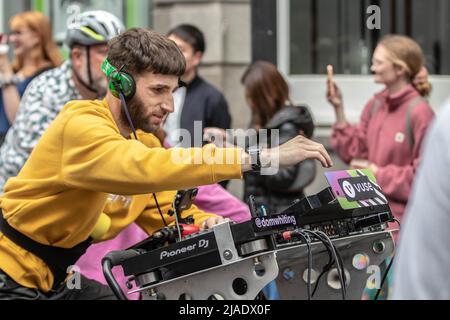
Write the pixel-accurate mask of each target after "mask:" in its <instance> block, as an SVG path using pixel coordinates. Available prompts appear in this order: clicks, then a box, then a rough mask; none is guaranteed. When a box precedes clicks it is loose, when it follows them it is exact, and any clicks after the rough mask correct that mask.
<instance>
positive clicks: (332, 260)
mask: <svg viewBox="0 0 450 320" xmlns="http://www.w3.org/2000/svg"><path fill="white" fill-rule="evenodd" d="M323 244H324V246H325V248H326V249H327V252H328V263H327V264H326V265H325V266H324V267H323V268H322V272H321V273H320V274H319V276H318V277H317V281H316V285H315V286H314V290H313V292H312V297H314V295H315V294H316V291H317V288H318V287H319V283H320V279H322V276H323V275H324V274H325V272H328V271H329V270H330V269H331V267H332V266H333V264H334V258H333V255H332V253H331V250H330V248H329V247H328V244H327V243H326V242H324V243H323Z"/></svg>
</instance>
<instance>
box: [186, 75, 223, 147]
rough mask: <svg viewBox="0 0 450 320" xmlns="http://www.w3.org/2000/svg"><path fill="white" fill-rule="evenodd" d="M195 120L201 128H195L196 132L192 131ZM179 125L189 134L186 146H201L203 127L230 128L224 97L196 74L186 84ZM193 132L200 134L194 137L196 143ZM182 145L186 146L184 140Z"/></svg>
mask: <svg viewBox="0 0 450 320" xmlns="http://www.w3.org/2000/svg"><path fill="white" fill-rule="evenodd" d="M195 121H201V130H198V129H197V133H195V132H194V123H195ZM180 127H181V128H182V129H186V130H188V131H189V132H190V134H191V144H190V145H188V147H191V146H192V147H201V146H202V145H201V142H202V137H203V129H204V128H206V127H216V128H222V129H229V128H231V116H230V112H229V110H228V103H227V101H226V100H225V97H224V96H223V94H222V93H221V92H220V91H219V90H217V89H216V88H214V87H213V86H212V85H211V84H209V83H208V82H206V81H205V80H204V79H202V78H201V77H200V76H198V75H197V76H196V77H195V78H194V80H192V82H191V83H189V84H188V86H187V94H186V99H185V102H184V106H183V110H182V112H181V117H180ZM194 134H197V135H200V137H197V138H196V141H197V143H196V144H194ZM182 145H183V146H186V142H185V141H184V142H183V143H182Z"/></svg>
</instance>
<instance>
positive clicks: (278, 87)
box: [205, 61, 316, 214]
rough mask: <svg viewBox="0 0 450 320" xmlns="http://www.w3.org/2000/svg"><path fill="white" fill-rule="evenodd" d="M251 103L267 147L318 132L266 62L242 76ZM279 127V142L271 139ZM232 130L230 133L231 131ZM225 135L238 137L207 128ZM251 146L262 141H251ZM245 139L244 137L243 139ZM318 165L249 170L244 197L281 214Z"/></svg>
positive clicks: (254, 123) (306, 163) (212, 133)
mask: <svg viewBox="0 0 450 320" xmlns="http://www.w3.org/2000/svg"><path fill="white" fill-rule="evenodd" d="M241 82H242V84H243V85H244V87H245V94H246V100H247V104H248V105H249V107H250V108H251V111H252V121H251V124H250V128H253V129H256V130H257V131H259V130H261V129H267V130H268V133H267V137H269V141H267V142H268V146H267V147H275V146H276V145H279V144H283V143H284V142H286V141H288V140H290V139H291V138H293V137H295V136H297V135H298V134H299V133H300V134H302V135H304V136H306V137H307V138H310V137H311V136H312V135H313V132H314V123H313V120H312V115H311V113H310V112H309V110H308V107H306V106H294V105H293V103H292V102H291V100H290V98H289V87H288V84H287V83H286V81H285V80H284V78H283V76H282V75H281V74H280V72H279V71H278V70H277V68H276V67H275V66H274V65H273V64H271V63H269V62H264V61H257V62H255V63H253V64H252V65H250V66H249V67H248V69H247V70H246V71H245V73H244V75H243V77H242V81H241ZM271 130H278V134H279V141H270V138H271V137H272V135H271V133H270V131H271ZM227 133H229V132H227ZM218 135H219V136H220V135H223V139H224V140H225V141H226V142H227V143H229V142H230V140H236V137H227V134H226V133H224V132H222V134H221V133H220V130H217V128H207V129H206V130H205V136H206V137H217V136H218ZM249 140H251V138H249V139H247V147H249V146H250V145H254V144H256V143H258V142H256V141H253V142H251V141H249ZM241 141H242V140H241ZM315 174H316V167H315V163H314V162H312V161H304V162H302V163H300V164H298V165H296V166H293V167H290V168H286V169H281V170H279V171H278V173H276V174H274V175H261V174H259V173H246V174H245V175H244V178H245V184H244V199H245V201H247V202H248V199H249V196H250V195H253V196H254V199H255V202H256V205H257V206H258V207H260V206H264V207H265V209H266V211H267V213H268V214H273V213H278V212H280V211H281V210H283V209H285V208H286V207H287V206H289V205H290V204H292V202H293V201H294V200H296V199H299V198H302V197H303V196H304V194H303V190H304V188H305V187H306V186H307V185H309V184H310V183H311V182H312V181H313V180H314V178H315Z"/></svg>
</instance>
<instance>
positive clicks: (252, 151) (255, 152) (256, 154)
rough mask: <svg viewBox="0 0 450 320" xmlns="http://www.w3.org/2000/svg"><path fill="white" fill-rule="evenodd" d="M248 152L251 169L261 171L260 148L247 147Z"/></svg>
mask: <svg viewBox="0 0 450 320" xmlns="http://www.w3.org/2000/svg"><path fill="white" fill-rule="evenodd" d="M247 152H248V154H249V156H250V164H251V166H252V170H253V171H255V172H260V171H261V148H260V147H258V146H252V147H249V148H248V151H247Z"/></svg>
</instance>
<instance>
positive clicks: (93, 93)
mask: <svg viewBox="0 0 450 320" xmlns="http://www.w3.org/2000/svg"><path fill="white" fill-rule="evenodd" d="M124 29H125V27H124V25H123V23H122V22H121V21H120V20H119V19H118V18H117V17H116V16H114V15H112V14H111V13H109V12H106V11H88V12H85V13H82V14H81V15H80V16H79V18H78V19H77V23H76V24H73V25H70V26H69V27H68V31H67V36H66V44H67V45H68V46H69V48H70V59H69V60H67V61H65V62H64V63H63V64H62V65H61V66H59V67H57V68H54V69H52V70H48V71H46V72H44V73H42V74H41V75H39V76H38V77H36V78H35V79H33V81H31V82H30V84H29V86H28V88H27V91H26V93H25V95H24V97H23V99H22V100H21V102H20V108H19V111H18V113H17V117H16V120H15V121H14V123H13V125H12V126H11V128H10V130H9V132H8V134H7V135H6V138H5V142H4V144H3V145H2V147H1V148H0V193H1V192H3V187H4V185H5V183H6V181H7V180H8V179H9V178H10V177H14V176H16V175H17V174H18V173H19V171H20V170H21V169H22V167H23V165H24V164H25V162H26V161H27V159H28V157H29V156H30V154H31V152H32V151H33V149H34V147H35V146H36V144H37V143H38V141H39V139H40V137H41V136H42V134H43V133H44V131H45V130H46V129H47V128H48V127H49V126H50V124H51V123H52V122H53V120H54V119H55V118H56V116H57V115H58V113H59V111H60V110H61V109H62V107H63V106H64V105H65V104H66V103H67V102H69V101H71V100H80V99H96V98H101V97H103V96H104V95H105V94H106V86H107V80H106V77H105V75H104V74H103V73H102V72H101V70H100V66H101V63H102V62H103V60H104V59H105V58H106V55H107V53H108V46H107V43H108V41H109V40H111V39H112V38H113V37H115V36H117V35H119V33H120V32H121V31H123V30H124Z"/></svg>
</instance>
